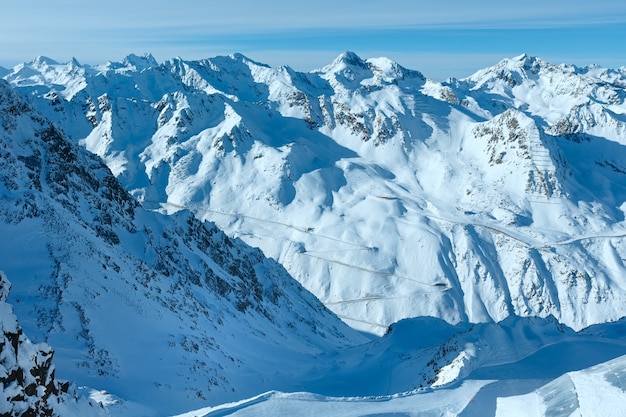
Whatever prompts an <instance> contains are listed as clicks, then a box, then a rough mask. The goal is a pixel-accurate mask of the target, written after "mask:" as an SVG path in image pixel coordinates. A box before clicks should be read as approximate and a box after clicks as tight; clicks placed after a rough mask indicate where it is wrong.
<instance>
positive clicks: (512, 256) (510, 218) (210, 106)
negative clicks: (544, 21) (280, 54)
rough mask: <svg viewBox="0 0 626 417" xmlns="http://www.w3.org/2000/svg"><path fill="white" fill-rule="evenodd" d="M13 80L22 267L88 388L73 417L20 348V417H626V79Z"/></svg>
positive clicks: (186, 75) (273, 74) (9, 74)
mask: <svg viewBox="0 0 626 417" xmlns="http://www.w3.org/2000/svg"><path fill="white" fill-rule="evenodd" d="M0 74H2V78H3V81H2V82H1V83H0V219H2V222H0V233H1V235H2V236H3V237H6V238H5V239H2V240H1V242H0V270H3V271H5V273H6V275H7V277H8V278H9V279H10V280H11V282H12V283H13V288H12V291H11V295H10V296H9V299H8V301H10V302H11V304H12V305H13V308H14V310H15V315H16V316H17V319H18V320H19V323H20V325H21V326H22V327H23V328H24V332H25V334H28V335H29V337H31V338H33V339H34V340H37V341H41V342H46V343H48V344H49V345H50V346H51V347H52V349H54V350H55V352H56V353H55V357H54V362H55V363H56V364H57V368H58V370H57V372H58V374H59V376H60V377H61V378H62V379H67V380H70V381H76V385H77V386H78V388H77V389H75V390H74V391H71V393H74V394H73V395H71V394H68V392H70V391H68V392H64V393H62V394H61V393H59V392H58V391H52V394H54V396H55V397H54V399H55V401H56V402H57V403H58V404H65V405H64V406H60V405H59V406H58V407H57V406H54V407H53V406H50V404H49V403H50V399H51V398H53V397H52V396H51V395H52V394H51V393H50V392H48V390H49V389H50V390H51V389H52V388H48V387H53V385H50V384H48V383H47V382H46V383H44V384H43V386H42V387H41V388H36V389H35V388H32V387H34V386H32V387H31V385H29V384H30V382H29V381H30V379H28V378H24V379H23V380H20V378H17V377H15V376H16V375H17V373H19V372H21V373H22V374H23V375H26V374H28V372H30V371H29V369H31V368H29V366H30V365H32V364H29V363H27V362H20V361H18V362H15V360H13V359H11V358H14V356H15V355H17V356H19V355H18V354H17V353H15V352H18V350H19V349H18V348H15V346H12V345H11V343H8V344H7V343H5V344H4V345H2V346H1V347H2V356H1V358H2V366H4V369H5V370H6V372H5V373H2V369H0V374H1V375H0V377H1V378H5V383H4V387H3V388H4V392H5V393H8V394H7V396H6V399H7V400H6V402H3V403H0V407H4V408H2V409H3V410H4V409H6V410H13V411H7V412H8V413H13V414H11V415H21V414H19V413H22V414H23V413H24V412H26V411H25V410H26V409H28V407H31V409H34V408H33V407H40V408H39V409H40V410H46V413H57V414H59V415H72V413H71V412H70V411H68V410H70V409H72V407H74V408H76V407H90V408H91V407H93V406H94V405H95V404H96V402H99V403H101V404H102V405H103V407H104V408H102V409H101V408H98V406H95V407H96V408H97V409H98V410H97V411H94V413H96V414H95V415H99V414H98V413H110V414H111V415H114V416H138V415H145V416H168V415H170V416H171V415H176V414H180V413H184V412H188V411H189V410H192V409H196V410H197V411H192V412H188V414H186V415H188V416H191V415H195V416H204V415H210V416H216V415H233V416H234V415H236V416H248V415H276V416H280V415H342V416H348V415H355V416H356V415H359V416H360V415H420V416H423V415H446V416H452V415H454V416H471V415H481V416H482V415H493V416H518V415H537V416H556V415H585V416H586V415H597V413H596V414H594V409H593V407H594V406H595V407H596V409H595V411H597V412H599V413H600V415H620V414H619V412H617V411H615V410H623V409H624V407H623V405H624V401H625V400H624V392H625V391H624V384H623V381H624V371H623V368H624V359H623V358H624V357H623V356H622V355H625V354H626V348H625V346H626V338H625V336H624V335H625V334H626V332H625V331H624V322H623V320H622V318H623V317H624V316H626V281H625V278H624V277H625V276H626V240H625V239H624V237H625V236H626V220H625V219H626V186H625V185H624V184H626V163H625V162H624V161H626V69H624V68H619V69H606V68H601V67H598V66H589V67H584V68H580V67H576V66H572V65H566V64H562V65H554V64H551V63H548V62H545V61H543V60H542V59H540V58H537V57H532V56H527V55H521V56H518V57H514V58H511V59H505V60H503V61H501V62H499V63H497V64H496V65H495V66H493V67H490V68H485V69H483V70H480V71H478V72H476V73H475V74H473V75H471V76H469V77H468V78H465V79H460V80H457V79H450V80H448V81H446V82H443V83H439V82H434V81H432V80H428V79H427V78H425V77H424V76H423V75H422V74H421V73H420V72H418V71H415V70H410V69H407V68H403V67H402V66H401V65H399V64H398V63H395V62H393V61H391V60H389V59H386V58H370V59H362V58H361V57H359V56H357V55H356V54H354V53H352V52H346V53H344V54H342V55H340V56H339V57H337V59H336V60H335V61H333V62H332V63H330V64H329V65H327V66H325V67H323V68H320V69H318V70H315V71H312V72H310V73H300V72H296V71H294V70H293V69H291V68H289V67H279V68H271V67H269V66H266V65H264V64H262V63H258V62H255V61H253V60H251V59H249V58H247V57H245V56H243V55H241V54H233V55H230V56H222V57H214V58H209V59H204V60H198V61H186V60H183V59H180V58H176V59H172V60H169V61H165V62H161V63H159V62H157V61H156V60H155V59H154V58H153V57H152V56H150V55H145V56H136V55H129V56H128V57H126V58H124V59H123V60H122V61H121V62H108V63H106V64H102V65H96V66H89V65H82V64H80V63H79V62H78V61H76V60H71V61H70V62H68V63H58V62H56V61H54V60H52V59H50V58H46V57H38V58H37V59H35V60H34V61H32V62H27V63H23V64H20V65H17V66H15V67H13V68H10V69H6V70H5V69H2V70H1V71H0ZM257 248H258V249H257ZM294 278H295V279H294ZM3 279H4V278H3ZM3 302H4V300H3ZM6 308H9V307H6ZM7 311H9V310H7ZM11 314H12V313H11ZM3 318H4V319H6V320H8V321H5V323H9V322H10V323H13V321H12V320H13V319H12V316H10V315H9V314H8V313H7V315H5V316H3ZM6 326H9V327H11V326H13V325H12V324H11V325H9V324H6ZM5 330H7V331H9V333H11V332H12V330H11V329H8V327H7V328H5ZM6 337H7V340H9V341H10V340H14V338H13V339H12V338H11V337H12V336H6ZM20 340H21V339H20ZM10 345H11V346H10ZM9 348H12V349H13V350H10V349H9ZM35 350H36V349H35ZM33 352H34V350H33ZM39 352H40V353H38V354H37V355H42V354H44V353H45V352H51V350H50V349H49V348H48V347H45V346H42V347H41V348H40V349H39ZM41 352H44V353H41ZM45 355H47V357H50V356H51V354H48V353H45ZM36 357H37V358H39V357H40V356H36ZM36 360H37V361H39V359H36ZM18 365H19V366H18ZM39 365H40V364H39ZM48 365H49V364H48V363H47V362H46V366H48ZM18 368H19V369H20V370H21V371H20V370H18ZM47 369H51V368H47ZM16 372H17V373H16ZM31 373H32V372H31ZM5 374H6V375H9V378H8V379H7V378H6V377H5ZM11 375H13V376H11ZM48 379H49V380H52V377H51V376H50V378H48ZM16 383H17V384H16ZM20 390H25V391H27V392H26V395H25V396H24V395H21V394H15V393H18V392H20ZM33 390H34V391H37V392H36V393H35V392H33ZM35 394H36V395H35ZM65 394H67V395H65ZM76 395H78V396H81V395H84V396H88V397H91V398H92V400H91V402H90V401H88V400H86V399H82V400H77V399H76V398H74V396H76ZM22 397H23V398H22ZM27 397H28V398H27ZM2 398H4V397H3V396H0V401H4V400H2ZM29 398H30V399H29ZM246 398H248V400H246ZM18 399H19V401H21V402H20V404H18V403H17V401H18ZM522 404H523V405H524V407H522V406H521V405H522ZM20 407H22V408H20ZM63 407H65V408H63ZM20 410H21V411H20ZM94 410H95V409H94ZM520 410H522V411H520ZM520 413H521V414H520ZM616 413H617V414H616Z"/></svg>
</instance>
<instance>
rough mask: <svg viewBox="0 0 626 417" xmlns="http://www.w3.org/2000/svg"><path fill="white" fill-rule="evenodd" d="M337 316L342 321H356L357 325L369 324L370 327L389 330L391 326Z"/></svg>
mask: <svg viewBox="0 0 626 417" xmlns="http://www.w3.org/2000/svg"><path fill="white" fill-rule="evenodd" d="M335 315H336V316H337V317H339V318H340V319H342V320H350V321H356V322H357V323H363V324H368V325H370V326H375V327H380V328H381V329H388V328H389V326H388V325H387V326H386V325H384V324H380V323H372V322H371V321H367V320H362V319H355V318H353V317H348V316H344V315H341V314H337V313H335Z"/></svg>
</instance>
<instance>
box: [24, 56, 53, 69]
mask: <svg viewBox="0 0 626 417" xmlns="http://www.w3.org/2000/svg"><path fill="white" fill-rule="evenodd" d="M31 65H33V66H35V67H43V66H47V65H59V63H58V62H57V61H55V60H54V59H52V58H48V57H47V56H43V55H39V56H38V57H37V58H35V59H34V60H33V61H32V62H31Z"/></svg>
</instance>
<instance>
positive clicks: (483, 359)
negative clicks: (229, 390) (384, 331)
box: [178, 318, 626, 417]
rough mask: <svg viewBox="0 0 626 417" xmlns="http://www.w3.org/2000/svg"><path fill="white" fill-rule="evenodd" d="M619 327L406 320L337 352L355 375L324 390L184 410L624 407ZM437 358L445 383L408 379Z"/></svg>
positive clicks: (613, 411) (608, 411) (486, 412)
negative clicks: (354, 364)
mask: <svg viewBox="0 0 626 417" xmlns="http://www.w3.org/2000/svg"><path fill="white" fill-rule="evenodd" d="M618 334H621V336H617V335H618ZM623 335H624V321H623V320H622V321H621V322H619V323H611V324H603V325H597V326H594V327H593V328H590V329H588V330H586V331H584V332H580V333H576V332H574V331H572V330H571V329H568V328H566V327H564V326H562V325H559V324H558V323H556V322H555V321H554V320H549V319H537V318H529V319H519V318H511V319H507V320H505V321H503V322H502V323H500V324H494V323H488V324H479V325H475V326H465V327H463V326H457V327H455V326H450V325H447V324H445V323H444V322H441V321H437V320H436V319H424V318H420V319H407V320H403V321H402V322H400V323H397V324H396V325H394V326H393V330H392V332H391V333H390V334H388V335H387V336H385V337H383V338H381V339H379V340H378V341H375V342H372V343H370V344H367V345H363V346H360V347H358V348H356V349H353V350H350V351H346V352H344V356H343V357H342V358H341V359H338V360H337V363H338V364H341V367H342V370H343V371H344V372H347V371H348V372H349V368H350V364H351V361H353V362H354V361H359V358H360V362H359V365H358V366H357V367H356V368H354V371H355V373H354V374H353V375H352V377H349V376H348V375H346V373H343V374H342V373H341V372H339V373H338V374H336V375H335V374H332V375H328V378H327V381H330V382H331V386H328V385H326V386H325V389H326V391H324V388H320V389H316V390H315V391H314V392H315V394H313V393H307V392H291V393H283V392H277V391H272V392H267V393H265V394H262V395H258V396H255V397H252V398H250V399H248V400H243V401H239V402H235V403H226V404H222V405H219V406H215V407H205V408H202V409H198V410H195V411H191V412H188V413H185V414H181V415H180V416H178V417H192V416H194V417H201V416H207V417H208V416H239V417H242V416H259V415H271V416H292V415H299V416H300V415H301V416H319V415H324V416H329V417H330V416H343V417H345V416H373V415H401V416H420V417H421V416H449V417H452V416H464V417H468V416H480V417H491V416H528V417H531V416H532V417H543V416H546V417H548V416H554V415H565V416H569V415H570V414H571V413H572V412H574V411H577V412H578V414H573V415H575V416H589V417H591V416H597V415H621V414H620V413H621V412H622V410H623V406H622V404H623V403H624V401H626V392H624V390H623V387H624V382H625V381H626V380H625V379H624V370H623V367H624V361H625V360H626V356H624V355H625V354H626V340H625V339H624V337H623ZM616 336H617V337H616ZM426 362H427V364H426ZM446 362H447V365H445V366H444V367H441V368H439V366H438V365H437V364H440V363H446ZM432 364H435V366H434V368H435V369H437V376H436V377H435V379H438V380H439V382H440V383H443V378H446V377H450V376H452V375H453V374H454V375H455V376H454V377H453V378H450V379H448V380H447V381H446V382H445V383H443V384H438V383H437V382H435V383H434V384H433V383H432V381H431V382H430V383H429V382H427V381H425V380H422V382H421V383H420V385H419V386H411V385H409V384H406V382H407V381H412V382H413V383H414V384H415V383H419V381H420V377H425V376H427V375H428V369H431V370H432V369H433V368H432ZM357 370H358V372H357ZM453 371H454V372H453ZM430 375H432V374H430ZM333 381H342V382H343V384H344V385H343V386H341V385H339V384H336V386H332V382H333ZM386 390H388V391H386ZM593 407H595V408H593ZM559 411H561V412H563V414H558V412H559Z"/></svg>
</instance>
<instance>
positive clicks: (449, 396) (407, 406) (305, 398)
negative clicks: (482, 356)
mask: <svg viewBox="0 0 626 417" xmlns="http://www.w3.org/2000/svg"><path fill="white" fill-rule="evenodd" d="M577 349H581V350H584V347H582V346H579V347H577V348H574V350H577ZM609 350H610V349H609ZM622 351H623V347H622ZM591 352H594V353H599V355H600V357H601V356H602V355H603V353H602V346H600V345H597V346H593V350H590V351H587V352H586V354H589V353H591ZM559 355H560V353H559V352H558V351H553V352H550V353H546V354H538V355H534V357H532V358H529V359H526V360H523V361H521V362H524V364H523V365H524V366H523V367H521V368H520V367H519V365H522V364H521V362H519V363H516V364H513V365H511V367H510V368H511V369H510V370H509V371H506V370H505V369H503V370H502V371H503V374H506V373H507V372H510V375H509V377H508V378H507V379H502V380H495V381H494V380H488V379H473V378H472V377H470V378H468V379H467V380H465V381H464V382H462V383H460V384H456V385H455V386H454V387H451V388H448V389H438V390H424V391H422V392H411V393H404V394H396V395H391V396H379V397H343V398H341V397H324V396H320V395H314V394H308V393H293V394H286V393H280V392H269V393H266V394H263V395H259V396H257V397H254V398H251V399H249V400H245V401H239V402H236V403H229V404H224V405H221V406H217V407H207V408H204V409H199V410H195V411H192V412H189V413H185V414H181V415H179V416H177V417H211V416H212V417H217V416H238V417H253V416H255V417H256V416H276V417H281V416H284V417H290V416H296V415H297V416H328V417H331V416H342V417H374V416H378V417H383V416H386V417H401V416H402V417H409V416H416V417H421V416H433V417H435V416H445V417H453V416H459V417H470V416H476V417H491V416H495V417H584V416H589V417H591V416H607V417H613V416H615V417H620V416H623V415H624V410H626V356H620V357H618V358H616V359H613V360H610V361H607V362H604V363H601V364H598V365H595V366H593V367H591V368H586V369H584V370H580V371H574V372H568V373H566V374H565V375H563V376H561V377H559V378H557V379H555V380H553V381H551V382H549V383H545V381H546V379H547V378H546V376H547V375H548V374H554V373H557V372H558V370H556V369H555V370H551V368H550V366H549V364H547V363H545V362H546V360H549V361H550V362H552V361H555V360H556V362H563V358H561V359H560V360H559V359H557V358H558V356H559ZM565 356H566V359H567V360H570V359H573V358H571V357H570V356H569V355H568V354H566V355H565ZM570 365H571V363H570ZM557 368H558V365H557ZM516 372H519V373H516ZM501 376H502V375H501ZM544 383H545V385H542V384H544Z"/></svg>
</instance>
